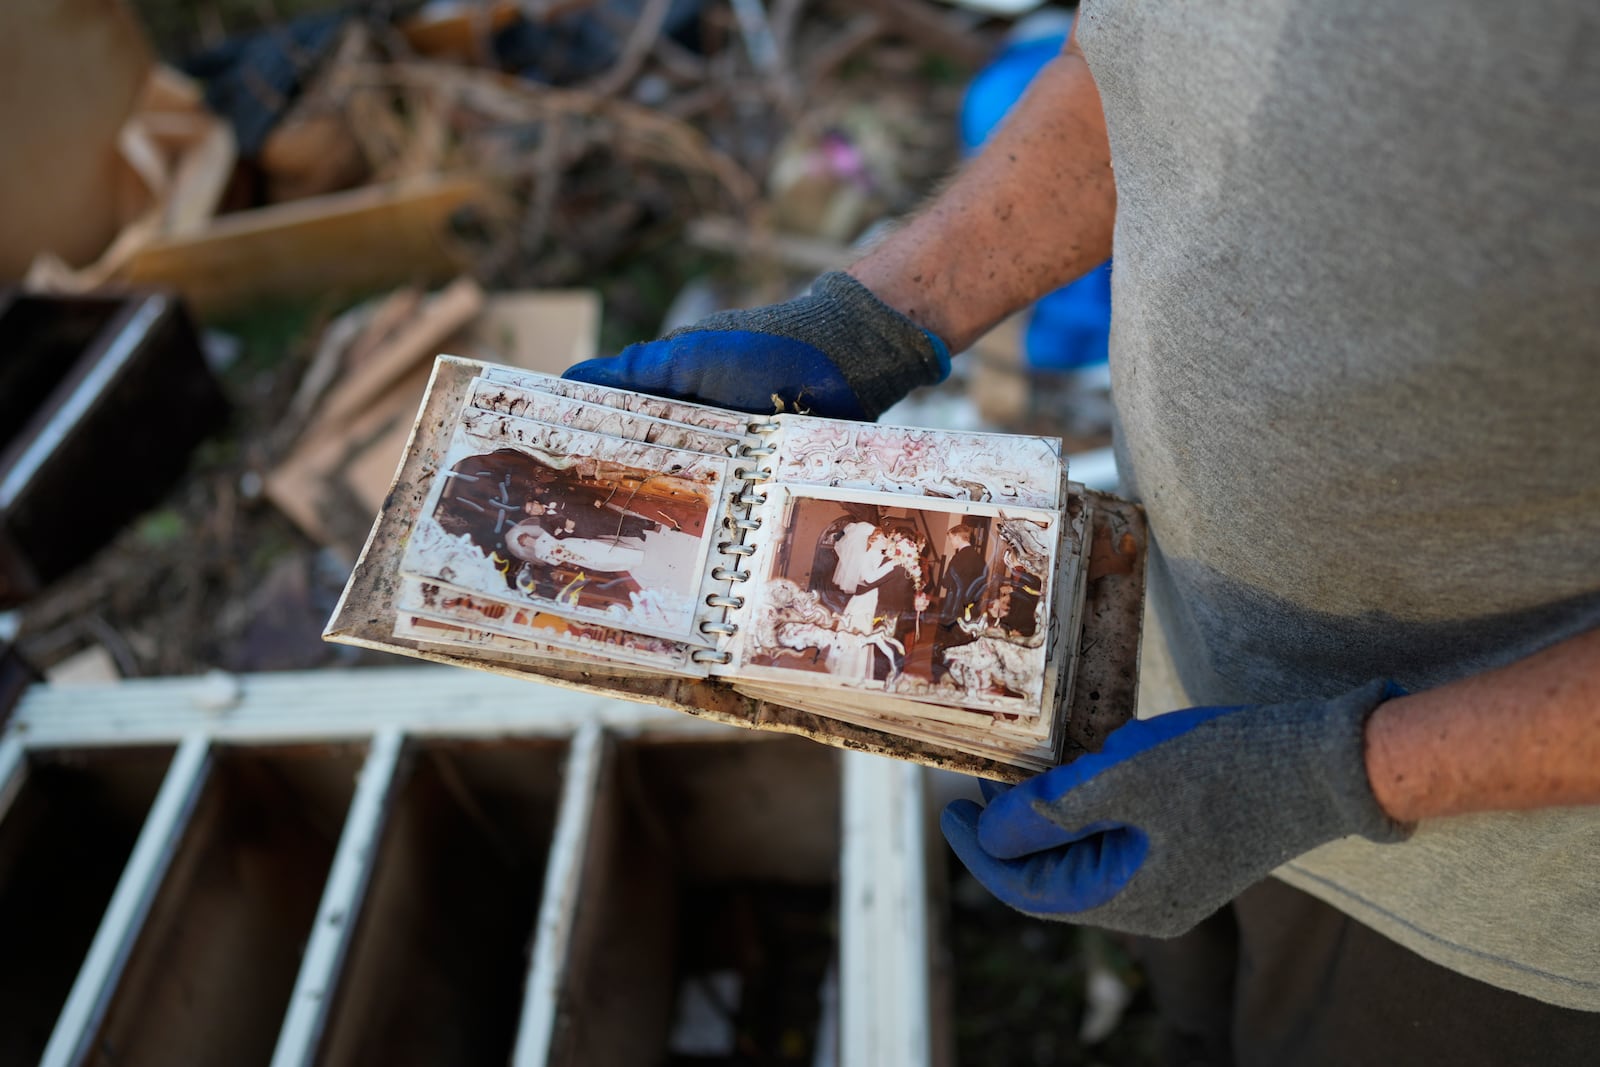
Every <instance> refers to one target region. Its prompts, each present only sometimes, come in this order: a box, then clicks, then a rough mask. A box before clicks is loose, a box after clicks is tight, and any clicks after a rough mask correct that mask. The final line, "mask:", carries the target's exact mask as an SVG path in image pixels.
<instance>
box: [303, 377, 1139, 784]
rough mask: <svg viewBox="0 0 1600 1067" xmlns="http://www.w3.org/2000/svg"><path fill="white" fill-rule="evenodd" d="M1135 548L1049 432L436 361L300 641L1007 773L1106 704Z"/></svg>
mask: <svg viewBox="0 0 1600 1067" xmlns="http://www.w3.org/2000/svg"><path fill="white" fill-rule="evenodd" d="M1144 536H1145V535H1144V527H1143V516H1142V513H1141V512H1140V511H1139V509H1138V508H1137V507H1136V506H1135V505H1132V504H1129V503H1127V502H1125V501H1120V500H1117V499H1116V498H1114V497H1110V496H1107V495H1105V494H1099V493H1091V492H1088V491H1086V490H1084V488H1083V487H1082V486H1079V485H1077V484H1075V483H1073V482H1071V481H1070V480H1069V478H1068V471H1067V464H1066V461H1065V457H1064V456H1063V454H1062V451H1061V442H1060V441H1059V440H1057V439H1054V438H1046V437H1033V436H1021V435H1011V434H994V433H972V432H958V431H948V430H935V429H925V428H914V427H900V426H886V425H879V424H876V423H856V422H842V421H837V420H832V419H823V418H818V417H814V416H810V415H804V414H791V413H784V414H776V415H770V416H761V415H749V414H745V413H743V412H736V411H728V410H723V409H720V408H714V407H708V406H705V405H700V404H693V403H688V402H684V401H674V400H665V399H662V398H659V397H654V396H648V395H645V394H641V393H632V392H627V391H623V390H619V389H612V388H604V387H599V386H592V385H588V384H584V383H579V382H572V381H567V380H565V379H561V378H555V377H550V376H547V375H542V374H538V373H534V372H530V371H523V370H516V369H512V368H508V367H500V366H495V365H491V364H484V363H478V362H475V361H471V360H464V359H457V358H454V357H450V356H441V357H439V359H438V361H437V362H436V364H435V368H434V375H433V380H432V382H431V384H430V387H429V391H428V394H427V396H426V398H425V399H424V402H423V407H422V410H421V412H420V413H419V416H418V420H417V423H416V426H415V428H414V429H413V433H412V437H411V440H410V442H409V444H408V446H407V449H406V453H405V456H404V458H403V459H402V461H401V465H400V469H399V471H398V473H397V475H396V479H395V484H394V489H393V491H392V492H391V493H390V494H389V498H388V500H387V501H386V503H385V507H384V509H383V511H382V512H381V513H380V514H379V516H378V518H377V521H376V523H375V525H374V527H373V531H372V533H371V535H370V536H369V538H368V542H367V546H366V549H365V550H364V551H363V553H362V556H361V559H360V561H359V562H358V563H357V566H356V568H355V571H354V573H353V574H352V575H351V578H350V582H349V584H348V586H347V587H346V589H345V593H344V596H343V598H342V599H341V602H340V604H339V607H338V609H336V611H335V614H334V617H333V619H332V620H331V621H330V623H329V626H328V630H327V633H326V634H325V636H326V637H327V638H328V639H329V640H334V641H342V642H346V643H351V644H357V645H363V646H366V647H373V648H381V649H385V650H388V651H393V652H401V653H405V654H408V655H414V656H420V657H422V658H426V659H432V660H439V661H443V662H447V663H454V664H459V665H464V666H472V667H479V668H485V669H490V670H497V671H500V672H502V673H512V674H519V675H528V676H532V677H535V678H541V679H543V680H546V681H551V682H555V683H557V684H566V685H575V686H580V687H583V688H588V689H598V690H602V691H607V692H612V693H615V694H616V695H618V696H622V697H627V698H630V699H638V700H646V701H650V702H653V703H658V704H664V705H667V706H669V707H673V708H676V709H678V710H681V711H687V712H690V713H694V714H700V715H707V716H710V717H712V718H715V719H719V720H721V721H725V722H733V723H737V724H739V725H745V726H752V727H756V728H761V729H775V730H784V731H788V732H792V733H800V734H804V735H806V736H809V737H812V738H815V739H816V740H819V741H824V742H827V743H830V744H835V745H838V746H841V747H849V748H857V749H863V750H866V751H873V752H879V753H883V754H886V755H892V756H898V757H901V758H905V759H911V760H915V761H917V762H921V763H925V764H930V765H934V766H943V767H949V768H952V769H956V770H961V771H964V772H967V773H975V774H982V775H984V776H987V777H991V778H999V779H1002V780H1015V779H1016V778H1019V777H1022V776H1025V775H1027V774H1031V773H1035V772H1037V771H1039V770H1043V769H1046V768H1048V767H1051V766H1055V765H1057V764H1058V763H1060V762H1062V761H1063V760H1064V759H1067V758H1070V756H1071V755H1073V754H1075V753H1076V752H1078V751H1082V750H1085V749H1087V748H1091V747H1094V744H1095V740H1096V738H1097V737H1098V736H1102V735H1103V733H1104V732H1105V731H1107V730H1108V729H1109V728H1112V727H1113V726H1114V725H1115V723H1116V722H1120V721H1121V720H1122V719H1125V718H1127V717H1128V716H1129V715H1131V714H1132V709H1133V697H1134V693H1135V691H1136V686H1137V658H1138V643H1139V630H1140V623H1141V616H1142V604H1143V586H1144V576H1143V563H1144Z"/></svg>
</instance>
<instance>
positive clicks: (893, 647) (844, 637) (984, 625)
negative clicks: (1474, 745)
mask: <svg viewBox="0 0 1600 1067" xmlns="http://www.w3.org/2000/svg"><path fill="white" fill-rule="evenodd" d="M855 495H856V496H857V497H859V496H860V494H855ZM878 499H879V500H883V499H884V498H881V497H880V498H878ZM1056 537H1057V530H1056V528H1055V525H1054V523H1052V522H1049V521H1047V519H1046V518H1042V517H1035V515H1033V514H1030V515H1026V516H1024V515H1021V514H1008V513H1006V512H1004V511H1001V510H999V509H986V510H985V511H984V512H982V513H975V512H974V510H973V509H972V508H971V507H970V506H966V507H963V506H959V505H958V506H955V507H952V506H950V505H948V504H941V503H939V502H937V501H934V500H920V499H917V500H904V499H903V498H902V499H899V500H892V501H891V502H884V503H879V502H866V501H863V500H861V499H854V500H852V499H832V498H817V497H811V496H803V495H798V494H797V495H794V496H792V497H791V498H790V499H789V503H788V507H787V510H786V512H785V520H784V524H783V529H782V531H781V533H780V534H779V535H778V539H777V540H776V542H775V543H774V545H773V547H772V549H771V551H770V553H769V554H768V555H767V559H768V560H769V561H770V566H769V568H768V570H767V572H766V574H765V577H764V580H763V581H761V583H760V588H759V590H758V591H757V593H756V596H757V598H758V606H757V607H756V609H755V610H754V611H753V613H752V616H751V618H752V626H751V632H750V634H749V635H748V637H747V638H746V642H745V645H744V653H745V660H744V663H745V665H746V666H747V667H754V668H764V667H765V668H774V669H780V670H784V671H803V672H807V673H810V674H816V675H823V676H826V677H827V678H828V679H829V680H831V681H832V682H834V683H835V684H838V685H841V686H847V687H850V688H858V689H864V690H879V691H883V692H888V693H894V694H896V695H905V696H911V697H913V698H916V699H923V700H932V701H934V702H937V703H950V704H974V703H976V704H980V705H994V704H1000V705H1004V704H1006V703H1009V702H1012V701H1016V702H1019V703H1020V702H1021V701H1024V700H1027V699H1035V700H1036V699H1037V694H1038V692H1039V687H1040V684H1041V681H1042V678H1043V673H1044V651H1045V649H1044V645H1045V638H1046V631H1047V629H1048V626H1047V615H1048V610H1049V602H1050V595H1049V588H1048V587H1049V584H1050V583H1049V576H1050V575H1051V574H1052V573H1053V561H1054V553H1055V539H1056Z"/></svg>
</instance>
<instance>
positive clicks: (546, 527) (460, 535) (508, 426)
mask: <svg viewBox="0 0 1600 1067" xmlns="http://www.w3.org/2000/svg"><path fill="white" fill-rule="evenodd" d="M733 462H734V460H731V459H728V458H725V457H722V456H714V455H713V456H708V455H703V454H700V453H697V452H689V451H685V450H682V449H676V448H667V447H664V446H659V445H651V444H645V443H642V442H638V441H631V440H622V439H619V438H617V437H613V436H608V435H604V434H597V433H592V432H588V431H584V430H577V429H572V428H570V427H566V426H557V425H552V424H549V423H542V422H534V421H531V420H527V419H521V418H516V417H513V416H510V415H502V414H498V413H495V412H488V411H483V410H480V409H478V408H475V407H471V406H468V407H466V408H464V409H463V410H462V412H461V415H460V418H459V420H458V422H457V424H456V426H455V427H454V430H453V434H452V437H451V439H450V445H449V447H448V449H447V450H446V452H445V455H444V457H443V459H442V461H441V463H440V467H439V471H438V473H437V474H436V475H435V476H434V479H433V481H432V483H431V485H430V486H429V490H428V495H427V497H426V498H425V501H424V503H423V507H422V509H421V512H420V514H419V516H418V519H417V524H416V528H415V530H414V531H413V532H412V535H411V538H410V541H409V543H408V545H407V547H406V551H405V555H404V557H403V559H402V562H401V567H400V570H401V573H402V575H404V576H406V577H412V578H420V579H424V580H427V581H432V582H438V583H443V584H447V585H450V586H452V587H454V588H456V589H459V590H463V591H466V592H469V593H473V594H477V595H480V596H485V597H491V598H494V599H498V600H502V601H505V602H507V603H510V604H515V605H518V606H523V607H532V608H535V609H536V610H539V611H544V612H548V613H550V614H553V615H558V616H560V617H562V618H565V619H571V620H574V621H580V622H592V623H597V624H600V625H603V626H608V627H613V628H616V629H620V630H626V631H629V632H631V633H638V634H648V635H651V636H655V637H665V638H669V639H672V640H678V641H685V642H689V643H692V644H698V645H707V644H709V643H710V641H709V639H708V638H706V637H705V635H703V634H702V633H701V632H700V630H699V627H698V626H697V625H696V623H697V617H698V615H699V613H700V609H701V607H702V600H703V598H704V596H705V595H706V593H707V592H709V591H711V589H713V588H715V586H714V585H709V586H708V581H709V579H708V573H707V572H708V568H709V564H708V562H707V561H708V557H709V556H710V555H712V554H713V552H714V551H715V545H714V543H713V542H714V541H715V540H716V538H717V536H718V531H717V523H716V517H717V516H718V515H719V514H720V507H719V504H720V501H721V498H722V494H723V490H724V487H725V485H726V484H727V483H728V481H729V478H730V468H731V465H732V463H733Z"/></svg>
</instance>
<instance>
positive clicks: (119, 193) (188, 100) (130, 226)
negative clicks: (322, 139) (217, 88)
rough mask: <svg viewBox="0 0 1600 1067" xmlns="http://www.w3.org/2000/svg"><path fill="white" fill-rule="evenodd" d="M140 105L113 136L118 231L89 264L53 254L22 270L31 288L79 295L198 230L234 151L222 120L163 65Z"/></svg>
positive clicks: (229, 171)
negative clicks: (144, 254)
mask: <svg viewBox="0 0 1600 1067" xmlns="http://www.w3.org/2000/svg"><path fill="white" fill-rule="evenodd" d="M139 99H140V104H139V106H138V108H137V109H136V110H135V111H134V113H133V114H132V115H130V116H129V118H128V119H127V121H125V122H124V123H123V124H122V128H121V129H120V130H119V131H118V133H117V137H116V166H115V173H116V180H115V181H114V182H113V184H112V186H111V196H110V200H109V202H110V204H111V206H112V208H113V211H114V215H115V219H116V222H117V226H118V230H117V233H116V236H115V238H114V239H113V240H112V241H111V243H110V245H108V246H107V247H106V248H105V249H104V250H103V251H102V252H101V254H100V256H99V257H98V258H97V259H96V260H95V261H94V262H93V263H90V264H88V265H87V266H85V267H83V268H81V269H77V270H75V269H73V268H72V267H71V266H70V265H69V264H68V263H67V262H66V261H65V260H64V259H62V258H61V257H59V256H56V255H54V254H53V253H46V254H43V255H41V256H39V257H37V258H36V259H35V261H34V263H33V264H32V266H31V267H30V268H29V272H28V284H29V287H30V288H34V289H38V290H45V291H51V292H84V291H87V290H89V289H93V288H97V287H99V286H101V285H103V284H105V283H106V282H107V281H108V280H110V279H112V278H114V277H115V276H116V275H117V274H118V272H120V271H121V270H122V269H123V268H124V267H126V265H127V264H128V263H129V262H130V261H131V260H132V259H133V257H134V256H135V255H136V254H137V253H138V251H139V250H140V249H142V248H144V247H146V246H148V245H150V244H151V243H153V242H155V241H157V240H159V239H161V238H162V237H169V236H184V235H187V234H192V233H195V232H198V231H199V230H201V229H203V228H204V227H205V226H206V225H207V224H208V223H209V222H210V220H211V218H212V216H214V215H215V214H216V211H217V207H218V205H219V204H220V203H221V201H222V196H223V193H224V191H225V190H226V189H227V186H228V182H229V180H230V179H231V178H232V175H233V168H234V162H235V160H236V158H237V155H238V153H237V148H236V145H235V141H234V136H233V131H232V129H231V128H230V127H229V126H228V124H227V123H226V122H223V121H222V120H221V119H219V118H217V117H216V116H215V115H212V114H211V113H210V112H209V111H207V110H206V108H205V104H204V102H203V101H202V99H201V94H200V90H199V87H198V86H197V85H195V84H194V82H193V81H191V80H190V79H188V78H186V77H184V76H183V75H182V74H180V73H178V72H177V71H175V70H172V69H170V68H167V67H156V68H154V69H153V70H152V71H151V72H150V75H149V77H148V78H147V79H146V80H145V84H144V88H143V89H142V91H141V92H140V94H139Z"/></svg>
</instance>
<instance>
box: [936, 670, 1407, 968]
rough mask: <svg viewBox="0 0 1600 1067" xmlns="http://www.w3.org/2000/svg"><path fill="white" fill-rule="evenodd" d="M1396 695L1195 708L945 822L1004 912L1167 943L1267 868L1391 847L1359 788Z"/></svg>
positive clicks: (1123, 731)
mask: <svg viewBox="0 0 1600 1067" xmlns="http://www.w3.org/2000/svg"><path fill="white" fill-rule="evenodd" d="M1399 693H1400V690H1399V689H1398V688H1396V687H1394V686H1392V685H1391V684H1389V683H1386V682H1381V681H1377V682H1371V683H1368V684H1367V685H1364V686H1362V687H1361V688H1359V689H1355V690H1352V691H1351V692H1349V693H1346V694H1344V695H1343V696H1340V697H1337V698H1335V699H1333V700H1327V701H1298V702H1294V703H1288V704H1268V705H1257V706H1251V707H1241V708H1190V709H1189V710H1187V711H1179V712H1173V713H1172V714H1170V715H1162V716H1159V717H1157V718H1154V719H1144V720H1135V721H1132V722H1129V723H1127V724H1125V725H1123V726H1122V727H1120V728H1119V729H1117V730H1116V731H1115V732H1113V733H1112V734H1111V735H1110V736H1109V737H1108V738H1106V743H1105V747H1104V748H1103V749H1101V751H1099V752H1097V753H1093V754H1091V755H1088V756H1083V757H1081V758H1079V759H1077V760H1075V761H1074V762H1072V763H1070V764H1068V765H1066V766H1064V767H1057V768H1055V769H1054V770H1051V771H1047V772H1045V773H1044V774H1041V775H1039V776H1037V777H1035V778H1032V779H1030V780H1028V781H1026V782H1023V783H1022V784H1020V785H1018V786H1016V787H1014V788H1012V789H1004V788H1002V787H998V786H992V784H990V783H985V788H984V792H985V795H986V796H987V797H988V800H989V804H988V807H979V806H978V805H977V804H975V803H973V802H972V801H970V800H957V801H955V802H953V803H952V804H950V805H949V806H948V807H947V808H945V811H944V816H943V819H942V820H941V825H942V827H943V829H944V834H945V837H946V838H947V839H948V840H949V842H950V846H951V847H952V848H953V849H955V852H956V855H958V856H959V857H960V858H961V861H962V862H963V863H964V864H966V866H967V869H968V870H970V871H971V872H972V873H973V875H974V876H976V877H977V879H978V881H979V882H981V883H983V885H984V886H985V887H986V888H987V889H988V890H989V891H990V892H991V893H993V894H994V895H995V896H997V897H998V898H1000V900H1002V901H1004V902H1005V903H1007V904H1010V905H1011V906H1012V907H1015V908H1018V909H1020V910H1022V911H1025V912H1029V913H1031V914H1034V915H1040V916H1048V917H1051V918H1058V919H1067V920H1071V921H1073V922H1080V923H1086V924H1090V925H1094V926H1101V927H1105V928H1107V929H1112V930H1121V931H1124V932H1127V933H1135V934H1144V935H1148V936H1155V937H1173V936H1176V935H1178V934H1181V933H1183V932H1184V931H1186V930H1188V929H1189V928H1190V927H1192V926H1194V925H1195V924H1196V923H1198V922H1199V921H1200V920H1201V919H1203V918H1205V917H1206V916H1207V915H1209V914H1211V913H1212V912H1213V911H1215V910H1216V909H1218V908H1220V907H1221V906H1222V905H1223V904H1226V903H1227V902H1228V901H1229V900H1231V899H1233V897H1234V896H1236V895H1237V894H1238V893H1239V892H1240V891H1241V890H1243V889H1244V888H1245V887H1247V886H1249V885H1250V884H1252V883H1253V882H1256V881H1258V880H1259V879H1261V878H1262V877H1264V876H1265V875H1266V874H1267V873H1268V872H1270V871H1271V870H1272V869H1273V868H1274V867H1277V866H1278V865H1279V864H1281V863H1283V862H1284V861H1286V860H1289V859H1291V858H1293V857H1295V856H1298V855H1300V854H1301V853H1303V852H1307V851H1309V850H1311V849H1312V848H1315V847H1316V846H1318V845H1321V844H1323V843H1325V842H1328V841H1332V840H1334V839H1335V838H1339V837H1345V836H1348V835H1350V834H1360V835H1362V836H1363V837H1367V838H1370V839H1372V840H1374V841H1398V840H1402V839H1403V838H1405V837H1406V836H1407V835H1408V833H1409V828H1408V827H1407V826H1405V825H1402V824H1400V823H1397V822H1395V821H1394V820H1393V819H1391V818H1389V816H1388V815H1386V814H1385V813H1384V810H1383V809H1382V808H1381V807H1380V806H1379V804H1378V802H1377V800H1376V799H1375V798H1374V796H1373V793H1372V787H1371V785H1370V784H1369V783H1368V780H1367V770H1366V763H1365V760H1364V757H1363V733H1364V729H1365V724H1366V721H1367V717H1368V716H1369V715H1370V714H1371V713H1372V711H1373V709H1374V708H1376V707H1377V706H1378V705H1379V704H1380V703H1382V702H1383V701H1384V700H1386V699H1388V698H1389V697H1392V696H1397V695H1399Z"/></svg>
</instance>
